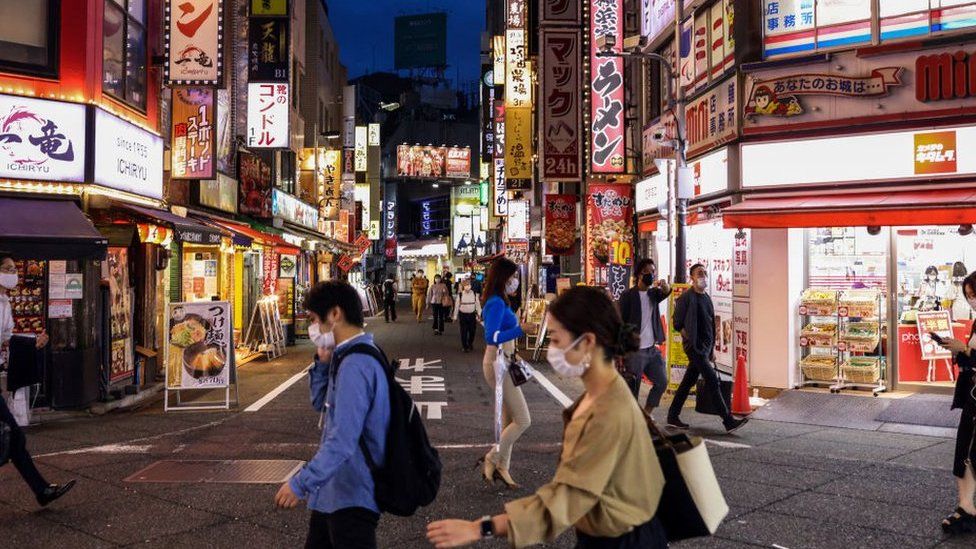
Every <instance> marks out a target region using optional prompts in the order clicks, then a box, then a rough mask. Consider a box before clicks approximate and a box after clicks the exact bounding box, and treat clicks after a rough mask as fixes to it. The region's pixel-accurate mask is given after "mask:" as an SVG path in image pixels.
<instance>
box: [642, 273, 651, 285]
mask: <svg viewBox="0 0 976 549" xmlns="http://www.w3.org/2000/svg"><path fill="white" fill-rule="evenodd" d="M641 284H643V285H645V286H650V285H651V284H654V273H645V274H644V275H642V276H641Z"/></svg>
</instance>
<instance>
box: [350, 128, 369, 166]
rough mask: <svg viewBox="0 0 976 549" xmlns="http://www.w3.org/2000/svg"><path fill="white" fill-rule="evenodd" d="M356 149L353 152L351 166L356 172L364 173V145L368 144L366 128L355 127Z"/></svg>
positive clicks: (365, 161)
mask: <svg viewBox="0 0 976 549" xmlns="http://www.w3.org/2000/svg"><path fill="white" fill-rule="evenodd" d="M355 139H356V141H355V144H356V147H355V149H354V150H353V155H354V156H353V165H354V169H355V170H356V171H357V172H365V171H366V163H367V158H366V147H367V145H366V143H367V142H368V134H367V132H366V126H356V137H355Z"/></svg>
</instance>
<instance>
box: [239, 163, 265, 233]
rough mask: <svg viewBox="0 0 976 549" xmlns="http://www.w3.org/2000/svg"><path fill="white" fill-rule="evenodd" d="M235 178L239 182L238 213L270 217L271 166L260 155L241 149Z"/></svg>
mask: <svg viewBox="0 0 976 549" xmlns="http://www.w3.org/2000/svg"><path fill="white" fill-rule="evenodd" d="M237 178H238V180H239V181H240V183H241V192H240V196H239V200H240V207H239V211H240V213H242V214H244V215H250V216H252V217H259V218H268V217H271V166H269V165H268V164H266V163H265V162H264V161H263V160H261V158H260V157H258V156H256V155H253V154H250V153H246V152H243V151H241V152H240V154H239V155H238V168H237Z"/></svg>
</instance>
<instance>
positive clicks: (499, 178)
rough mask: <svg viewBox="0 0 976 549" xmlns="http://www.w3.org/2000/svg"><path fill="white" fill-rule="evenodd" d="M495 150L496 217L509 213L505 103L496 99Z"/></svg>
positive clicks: (494, 187)
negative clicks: (506, 181) (506, 184)
mask: <svg viewBox="0 0 976 549" xmlns="http://www.w3.org/2000/svg"><path fill="white" fill-rule="evenodd" d="M493 110H494V118H495V150H494V151H493V154H492V157H493V165H492V172H491V177H492V187H491V191H492V192H491V194H492V200H491V202H492V204H493V209H492V213H493V214H494V215H495V216H496V217H506V216H507V215H508V192H507V189H506V187H505V103H504V102H503V101H495V104H494V108H493Z"/></svg>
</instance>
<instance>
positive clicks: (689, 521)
mask: <svg viewBox="0 0 976 549" xmlns="http://www.w3.org/2000/svg"><path fill="white" fill-rule="evenodd" d="M644 419H645V420H646V421H647V429H648V430H649V431H650V433H651V440H653V441H654V450H655V452H656V453H657V458H658V461H659V462H660V464H661V470H662V471H663V472H664V490H663V491H662V493H661V501H660V503H658V506H657V516H658V518H659V519H660V520H661V524H663V525H664V529H665V531H667V533H668V541H669V542H674V541H680V540H683V539H689V538H696V537H701V536H710V535H712V534H714V533H715V530H717V529H718V527H719V525H720V524H721V523H722V520H723V519H725V517H726V515H728V513H729V506H728V504H727V503H726V502H725V496H723V495H722V489H721V487H719V484H718V478H716V476H715V470H714V469H713V468H712V461H711V459H709V457H708V450H707V449H706V447H705V441H704V440H703V439H702V438H701V437H692V436H688V435H687V434H684V433H681V434H675V435H668V434H665V433H663V432H661V430H660V429H658V427H657V425H655V424H654V420H653V419H651V417H650V416H648V415H647V413H645V414H644Z"/></svg>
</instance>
